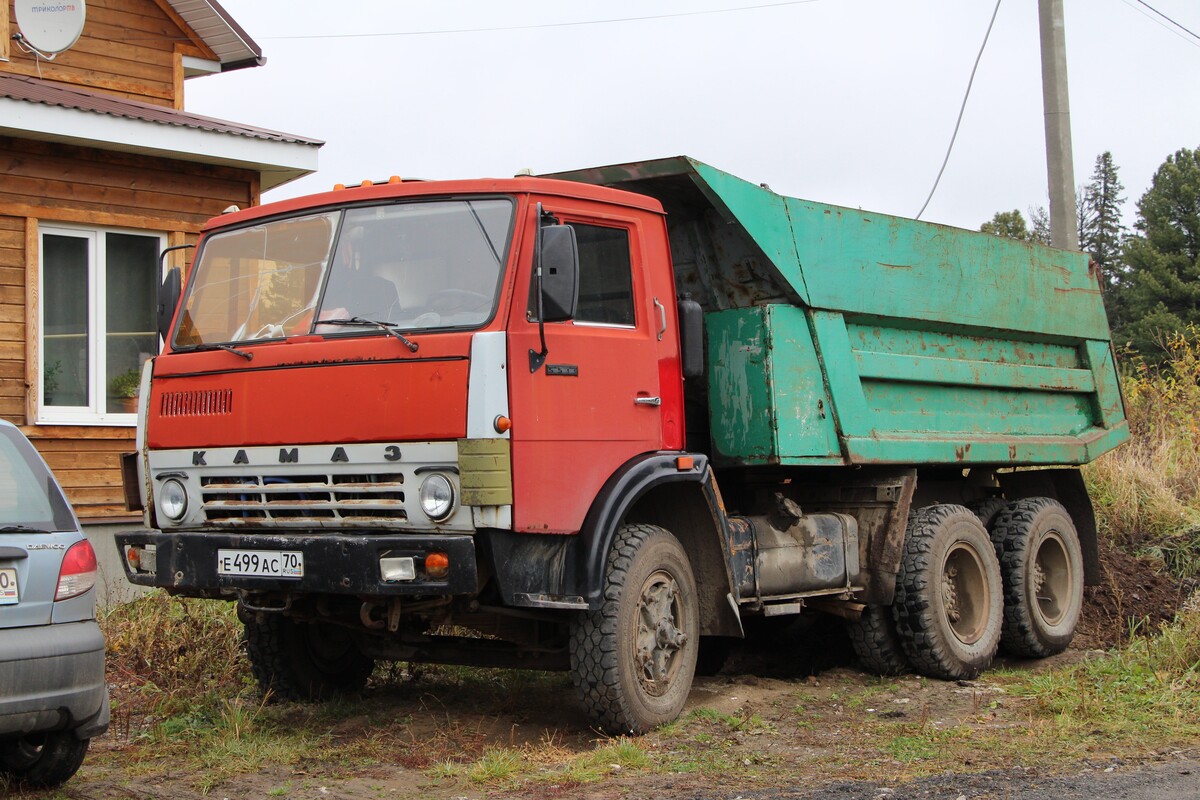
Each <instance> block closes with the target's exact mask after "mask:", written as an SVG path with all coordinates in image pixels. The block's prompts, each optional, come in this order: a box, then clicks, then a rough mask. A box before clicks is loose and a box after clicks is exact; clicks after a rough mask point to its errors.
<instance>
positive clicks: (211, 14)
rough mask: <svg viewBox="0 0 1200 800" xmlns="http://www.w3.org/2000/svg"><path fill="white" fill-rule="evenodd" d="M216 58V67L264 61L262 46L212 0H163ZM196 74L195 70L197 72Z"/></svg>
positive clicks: (238, 67) (260, 63)
mask: <svg viewBox="0 0 1200 800" xmlns="http://www.w3.org/2000/svg"><path fill="white" fill-rule="evenodd" d="M167 2H168V3H169V5H170V6H171V8H172V9H174V11H175V13H176V14H178V15H179V17H180V18H181V19H182V20H183V21H184V22H186V23H187V24H188V26H189V27H190V28H191V29H192V30H193V31H194V32H195V33H196V35H197V36H199V37H200V38H201V39H202V40H203V41H204V44H205V45H207V46H208V48H209V49H210V50H212V51H213V52H214V53H215V54H216V55H217V58H218V59H219V61H220V71H221V72H228V71H229V70H232V69H242V68H243V67H258V66H262V65H263V64H265V63H266V62H267V60H266V59H265V58H263V54H262V48H261V47H259V46H258V44H257V43H256V42H255V41H254V40H253V39H251V38H250V35H249V34H247V33H246V32H245V31H244V30H242V26H241V25H238V24H237V21H236V20H234V18H233V17H231V16H230V15H229V12H228V11H226V10H225V9H223V8H221V4H220V3H218V2H216V0H167ZM197 74H198V73H197Z"/></svg>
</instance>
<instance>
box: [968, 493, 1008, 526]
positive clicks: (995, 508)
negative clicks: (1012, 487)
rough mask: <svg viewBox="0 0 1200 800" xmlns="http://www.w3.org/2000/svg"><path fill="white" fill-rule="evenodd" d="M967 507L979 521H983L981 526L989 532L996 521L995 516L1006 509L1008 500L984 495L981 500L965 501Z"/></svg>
mask: <svg viewBox="0 0 1200 800" xmlns="http://www.w3.org/2000/svg"><path fill="white" fill-rule="evenodd" d="M967 508H969V509H971V511H972V512H973V513H974V514H975V516H977V517H979V521H980V522H982V523H983V527H984V528H986V529H987V531H988V532H989V533H991V530H992V526H993V525H995V523H996V518H997V517H999V516H1000V514H1001V513H1002V512H1004V511H1006V510H1007V509H1008V501H1007V500H1005V499H1004V498H1002V497H985V498H983V499H982V500H973V501H971V502H970V503H967Z"/></svg>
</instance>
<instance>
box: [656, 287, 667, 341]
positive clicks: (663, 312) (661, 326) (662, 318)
mask: <svg viewBox="0 0 1200 800" xmlns="http://www.w3.org/2000/svg"><path fill="white" fill-rule="evenodd" d="M654 307H655V308H657V309H658V340H659V341H660V342H661V341H662V337H663V334H664V333H666V332H667V307H666V306H664V305H663V304H662V303H660V302H658V298H657V297H656V298H654Z"/></svg>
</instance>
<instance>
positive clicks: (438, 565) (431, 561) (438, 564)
mask: <svg viewBox="0 0 1200 800" xmlns="http://www.w3.org/2000/svg"><path fill="white" fill-rule="evenodd" d="M425 574H426V575H428V576H429V577H431V578H444V577H446V576H447V575H449V574H450V556H448V555H446V554H445V553H430V554H429V555H427V556H425Z"/></svg>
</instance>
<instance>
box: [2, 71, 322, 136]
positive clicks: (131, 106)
mask: <svg viewBox="0 0 1200 800" xmlns="http://www.w3.org/2000/svg"><path fill="white" fill-rule="evenodd" d="M0 97H3V98H8V99H11V100H23V101H25V102H29V103H39V104H41V105H47V106H56V107H59V108H66V109H72V110H75V111H84V112H90V113H95V114H105V115H108V116H112V117H119V118H122V119H132V120H140V121H142V122H149V123H153V124H158V125H172V126H176V127H183V128H194V129H196V130H202V131H209V132H213V133H225V134H230V135H232V136H244V137H248V138H252V139H265V140H268V141H276V142H288V143H294V144H306V145H313V146H316V147H320V146H321V145H323V144H324V142H323V141H321V140H319V139H310V138H308V137H305V136H297V135H295V134H290V133H283V132H281V131H273V130H268V129H266V128H257V127H254V126H252V125H243V124H241V123H238V122H230V121H228V120H222V119H217V118H215V117H205V116H201V115H199V114H192V113H189V112H187V111H178V110H176V109H173V108H166V107H164V106H156V105H152V104H150V103H142V102H138V101H137V100H126V99H124V98H120V97H115V96H112V95H106V94H98V93H95V92H89V91H85V90H83V89H79V88H75V87H70V86H63V85H61V84H53V83H49V82H47V81H42V80H38V79H36V78H27V77H24V76H18V75H5V74H2V73H0Z"/></svg>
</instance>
